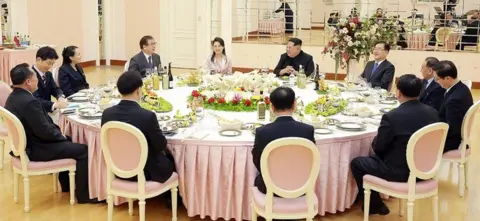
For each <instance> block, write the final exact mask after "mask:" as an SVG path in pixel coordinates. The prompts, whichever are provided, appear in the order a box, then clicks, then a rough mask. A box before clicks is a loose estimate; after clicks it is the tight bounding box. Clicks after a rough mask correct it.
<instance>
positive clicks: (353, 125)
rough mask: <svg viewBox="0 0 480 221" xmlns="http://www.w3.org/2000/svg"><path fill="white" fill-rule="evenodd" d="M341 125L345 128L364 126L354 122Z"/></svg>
mask: <svg viewBox="0 0 480 221" xmlns="http://www.w3.org/2000/svg"><path fill="white" fill-rule="evenodd" d="M340 126H342V127H343V128H346V129H360V128H362V126H361V125H359V124H354V123H343V124H340Z"/></svg>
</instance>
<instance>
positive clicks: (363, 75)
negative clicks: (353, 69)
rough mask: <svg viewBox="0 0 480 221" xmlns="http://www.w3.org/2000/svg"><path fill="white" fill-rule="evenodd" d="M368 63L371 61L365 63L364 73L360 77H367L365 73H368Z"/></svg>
mask: <svg viewBox="0 0 480 221" xmlns="http://www.w3.org/2000/svg"><path fill="white" fill-rule="evenodd" d="M368 63H369V62H367V64H366V65H365V68H364V69H363V72H362V74H361V75H360V77H362V78H366V75H365V74H366V73H365V71H366V70H367V67H368Z"/></svg>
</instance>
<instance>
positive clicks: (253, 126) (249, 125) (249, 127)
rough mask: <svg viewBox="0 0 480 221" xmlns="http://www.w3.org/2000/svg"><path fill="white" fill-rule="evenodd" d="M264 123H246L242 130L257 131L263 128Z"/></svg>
mask: <svg viewBox="0 0 480 221" xmlns="http://www.w3.org/2000/svg"><path fill="white" fill-rule="evenodd" d="M263 125H264V124H262V123H244V124H243V125H242V130H256V129H257V128H259V127H261V126H263Z"/></svg>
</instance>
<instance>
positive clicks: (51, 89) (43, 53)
mask: <svg viewBox="0 0 480 221" xmlns="http://www.w3.org/2000/svg"><path fill="white" fill-rule="evenodd" d="M36 58H37V61H36V63H35V65H33V67H32V69H33V71H35V74H36V75H37V78H38V90H36V91H35V92H34V93H33V96H35V97H36V98H37V99H38V100H39V101H40V102H42V105H43V108H45V110H46V111H48V112H53V111H54V110H56V109H62V108H66V107H67V105H68V103H67V100H66V99H65V96H63V92H62V90H61V89H60V88H59V87H58V86H57V83H56V82H55V79H53V75H52V72H50V71H49V70H50V69H51V68H52V67H53V65H54V64H55V61H57V59H58V55H57V52H56V51H55V49H53V48H51V47H48V46H46V47H42V48H40V49H38V51H37V55H36ZM52 96H53V97H55V98H57V102H55V103H54V102H52Z"/></svg>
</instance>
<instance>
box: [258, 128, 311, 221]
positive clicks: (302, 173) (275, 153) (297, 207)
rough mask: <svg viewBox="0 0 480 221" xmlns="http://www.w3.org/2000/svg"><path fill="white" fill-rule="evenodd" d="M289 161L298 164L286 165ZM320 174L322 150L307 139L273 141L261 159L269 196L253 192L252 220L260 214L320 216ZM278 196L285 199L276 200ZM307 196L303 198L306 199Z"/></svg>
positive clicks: (288, 216)
mask: <svg viewBox="0 0 480 221" xmlns="http://www.w3.org/2000/svg"><path fill="white" fill-rule="evenodd" d="M286 161H290V162H295V163H294V164H285V162H286ZM319 171H320V151H319V150H318V147H317V146H315V144H314V143H313V142H311V141H310V140H307V139H304V138H294V137H288V138H281V139H277V140H274V141H272V142H270V143H269V144H268V145H267V147H265V149H264V151H263V153H262V157H261V172H262V176H263V180H264V182H265V185H266V187H267V194H266V195H265V194H263V193H261V192H260V191H259V190H258V188H256V187H255V188H253V189H252V221H256V220H257V214H258V215H260V216H262V217H265V219H266V220H267V221H271V220H272V219H307V221H312V220H313V217H315V215H316V214H317V213H318V198H317V196H316V195H315V192H314V189H315V183H316V181H317V178H318V174H319ZM274 194H276V195H278V196H280V197H283V198H279V197H274ZM302 195H303V196H302Z"/></svg>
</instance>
